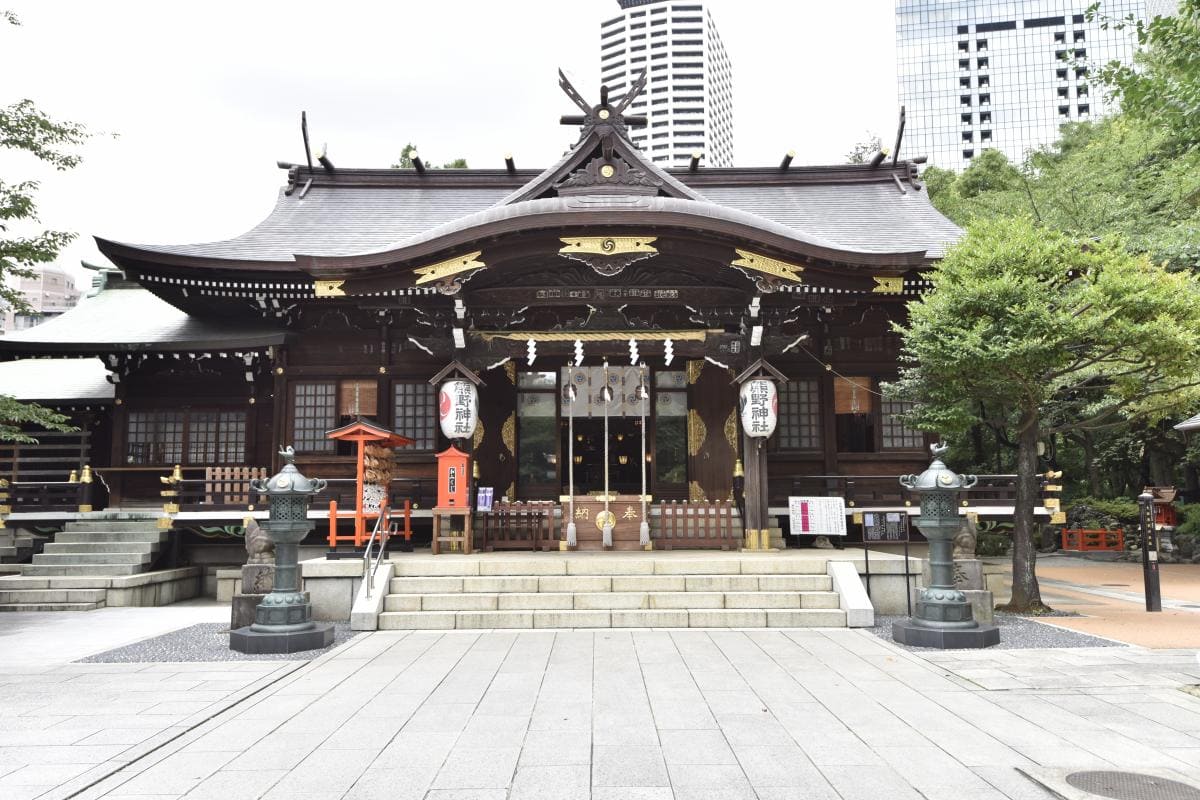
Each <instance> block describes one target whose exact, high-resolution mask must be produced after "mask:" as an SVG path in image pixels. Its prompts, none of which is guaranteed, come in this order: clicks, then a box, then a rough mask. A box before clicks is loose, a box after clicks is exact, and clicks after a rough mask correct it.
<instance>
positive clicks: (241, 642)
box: [229, 622, 333, 653]
mask: <svg viewBox="0 0 1200 800" xmlns="http://www.w3.org/2000/svg"><path fill="white" fill-rule="evenodd" d="M331 644H333V623H332V622H314V623H312V627H310V628H308V629H307V630H301V631H256V630H252V629H251V627H250V626H249V625H247V626H246V627H245V628H238V629H237V630H235V631H230V632H229V649H230V650H236V651H238V652H239V653H299V652H302V651H304V650H320V649H322V648H324V647H329V645H331Z"/></svg>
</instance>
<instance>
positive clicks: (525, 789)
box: [509, 764, 591, 800]
mask: <svg viewBox="0 0 1200 800" xmlns="http://www.w3.org/2000/svg"><path fill="white" fill-rule="evenodd" d="M590 773H591V770H590V768H589V767H588V766H587V765H575V766H538V765H532V764H530V765H526V766H518V767H517V774H516V776H515V777H514V778H513V783H512V791H511V792H510V793H509V800H590V798H591V780H590V779H591V774H590Z"/></svg>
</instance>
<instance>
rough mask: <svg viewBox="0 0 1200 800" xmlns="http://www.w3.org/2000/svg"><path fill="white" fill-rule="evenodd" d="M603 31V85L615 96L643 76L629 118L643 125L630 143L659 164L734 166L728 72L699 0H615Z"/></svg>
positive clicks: (710, 21)
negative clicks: (616, 10)
mask: <svg viewBox="0 0 1200 800" xmlns="http://www.w3.org/2000/svg"><path fill="white" fill-rule="evenodd" d="M617 2H618V3H619V4H620V6H621V14H620V16H616V17H613V18H612V19H609V20H606V21H604V22H603V23H601V25H600V82H601V83H602V84H604V85H606V86H608V88H609V91H611V92H612V93H613V96H614V97H619V96H620V95H622V94H624V92H625V91H627V90H628V89H629V87H630V86H632V85H633V83H634V82H635V81H636V80H637V79H638V76H639V75H641V73H642V71H643V70H644V71H645V72H646V81H647V84H646V91H645V92H644V93H643V94H642V96H641V97H639V98H638V99H637V100H636V101H634V103H633V105H632V107H631V108H630V112H631V113H632V114H644V115H645V116H646V117H647V118H648V124H647V125H646V127H644V128H635V129H634V130H633V131H632V139H633V143H634V144H636V145H637V146H638V147H639V148H640V149H641V150H642V151H644V152H645V153H646V154H647V155H649V156H650V158H651V159H653V161H654V162H655V163H657V164H663V165H675V166H684V165H686V164H687V163H688V162H689V161H690V159H691V158H692V155H693V154H694V153H697V152H699V153H702V154H703V159H704V163H705V164H707V165H708V166H712V167H731V166H733V69H732V67H731V65H730V63H729V56H728V54H726V52H725V45H724V44H723V43H722V42H721V35H720V34H719V33H718V32H717V26H716V25H715V24H714V23H713V18H712V14H711V13H709V10H708V8H707V7H706V4H705V2H704V0H617Z"/></svg>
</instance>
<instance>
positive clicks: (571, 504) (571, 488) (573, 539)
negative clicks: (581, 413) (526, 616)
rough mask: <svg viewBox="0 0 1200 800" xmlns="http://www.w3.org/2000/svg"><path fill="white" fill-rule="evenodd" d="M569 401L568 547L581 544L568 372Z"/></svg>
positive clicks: (571, 388)
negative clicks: (577, 517) (576, 500)
mask: <svg viewBox="0 0 1200 800" xmlns="http://www.w3.org/2000/svg"><path fill="white" fill-rule="evenodd" d="M567 381H568V383H567V401H568V403H569V405H570V411H569V412H568V416H567V547H576V546H577V545H578V543H579V531H578V530H577V529H576V527H575V396H576V395H577V394H578V393H577V392H576V391H575V374H574V372H573V371H571V370H568V372H567Z"/></svg>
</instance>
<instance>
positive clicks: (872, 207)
mask: <svg viewBox="0 0 1200 800" xmlns="http://www.w3.org/2000/svg"><path fill="white" fill-rule="evenodd" d="M885 174H888V175H890V173H885ZM398 177H407V176H398ZM447 177H448V176H447ZM412 184H413V182H412V181H411V180H408V181H398V182H396V183H392V184H387V183H381V184H379V185H339V184H336V183H324V184H314V185H313V186H312V187H311V188H310V189H309V191H308V192H307V193H306V194H305V195H304V196H303V197H301V196H300V194H301V193H300V192H299V191H297V192H293V193H292V194H290V195H289V194H286V193H284V192H282V191H281V192H280V195H279V199H278V201H277V203H276V205H275V208H274V210H273V211H272V212H271V214H270V215H269V216H268V217H267V218H266V219H265V220H263V221H262V222H261V223H259V224H258V225H257V226H255V227H254V228H253V229H251V230H249V231H247V232H246V233H244V234H242V235H241V236H238V237H235V238H233V239H228V240H225V241H219V242H207V243H200V244H184V245H127V246H128V247H130V248H132V249H136V250H139V251H142V252H145V253H149V254H154V253H157V254H162V255H171V256H183V257H192V258H202V259H220V260H228V261H242V262H268V263H270V262H274V263H280V264H286V263H292V262H293V257H294V256H295V255H297V254H303V255H310V256H317V257H329V256H348V255H355V254H362V253H370V252H379V251H382V250H385V249H389V248H390V249H396V248H399V247H401V246H403V245H406V244H409V243H411V242H415V241H421V240H426V239H428V238H429V237H430V236H431V235H432V234H433V233H434V231H435V230H437V229H438V228H445V227H451V226H454V227H457V225H456V223H458V222H460V221H465V220H464V218H466V217H470V216H471V215H473V214H480V212H485V211H488V210H489V209H494V210H495V212H496V213H505V212H506V211H508V210H511V209H517V208H520V207H522V206H525V205H526V204H527V203H537V202H543V201H519V202H516V203H513V204H512V205H508V206H501V205H499V204H500V203H501V202H502V201H504V200H505V198H506V197H508V196H510V195H511V187H505V186H503V185H495V186H469V185H465V186H454V185H452V183H451V181H447V180H445V178H442V180H441V182H440V183H439V184H438V185H436V186H429V187H421V186H414V185H412ZM702 188H703V196H704V198H706V199H707V201H708V202H707V203H705V202H704V201H702V200H674V202H676V203H694V204H696V205H697V206H698V207H697V209H696V210H697V213H705V212H706V211H708V210H711V209H713V208H720V207H724V209H723V210H728V211H733V212H735V213H737V212H741V214H744V215H746V216H745V217H744V218H745V220H746V222H747V223H748V224H759V225H760V226H761V227H763V228H764V229H782V230H781V231H780V232H781V233H783V234H786V235H788V236H789V237H791V238H795V239H798V240H801V241H813V242H819V243H821V244H822V245H824V246H827V247H829V248H832V249H837V250H844V251H848V252H866V253H893V252H894V253H900V252H913V251H922V252H925V253H926V255H927V257H929V258H939V257H941V256H942V255H943V253H944V252H945V248H946V245H947V244H948V243H950V242H953V241H955V240H956V239H957V238H958V237H959V236H961V233H962V232H961V230H960V229H959V228H958V226H956V225H955V224H954V223H952V222H951V221H950V220H948V219H947V218H946V217H944V216H942V215H941V213H939V212H938V211H937V209H935V208H934V207H933V205H932V204H931V203H930V202H929V198H928V195H927V193H926V192H924V191H916V190H914V189H913V188H911V187H908V188H907V190H906V191H905V192H901V191H900V189H899V188H897V186H896V185H895V183H894V182H892V181H891V180H888V181H886V182H884V181H879V180H876V181H856V182H852V183H834V182H810V181H804V182H797V183H794V184H790V185H789V184H781V183H772V184H766V185H752V184H746V183H737V184H731V185H720V184H719V183H707V182H706V184H705V185H704V186H703V187H702ZM660 199H672V198H660ZM700 206H704V207H705V209H703V210H702V209H701V208H699V207H700ZM751 215H752V216H751ZM480 218H483V217H480ZM756 221H757V222H756Z"/></svg>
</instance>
